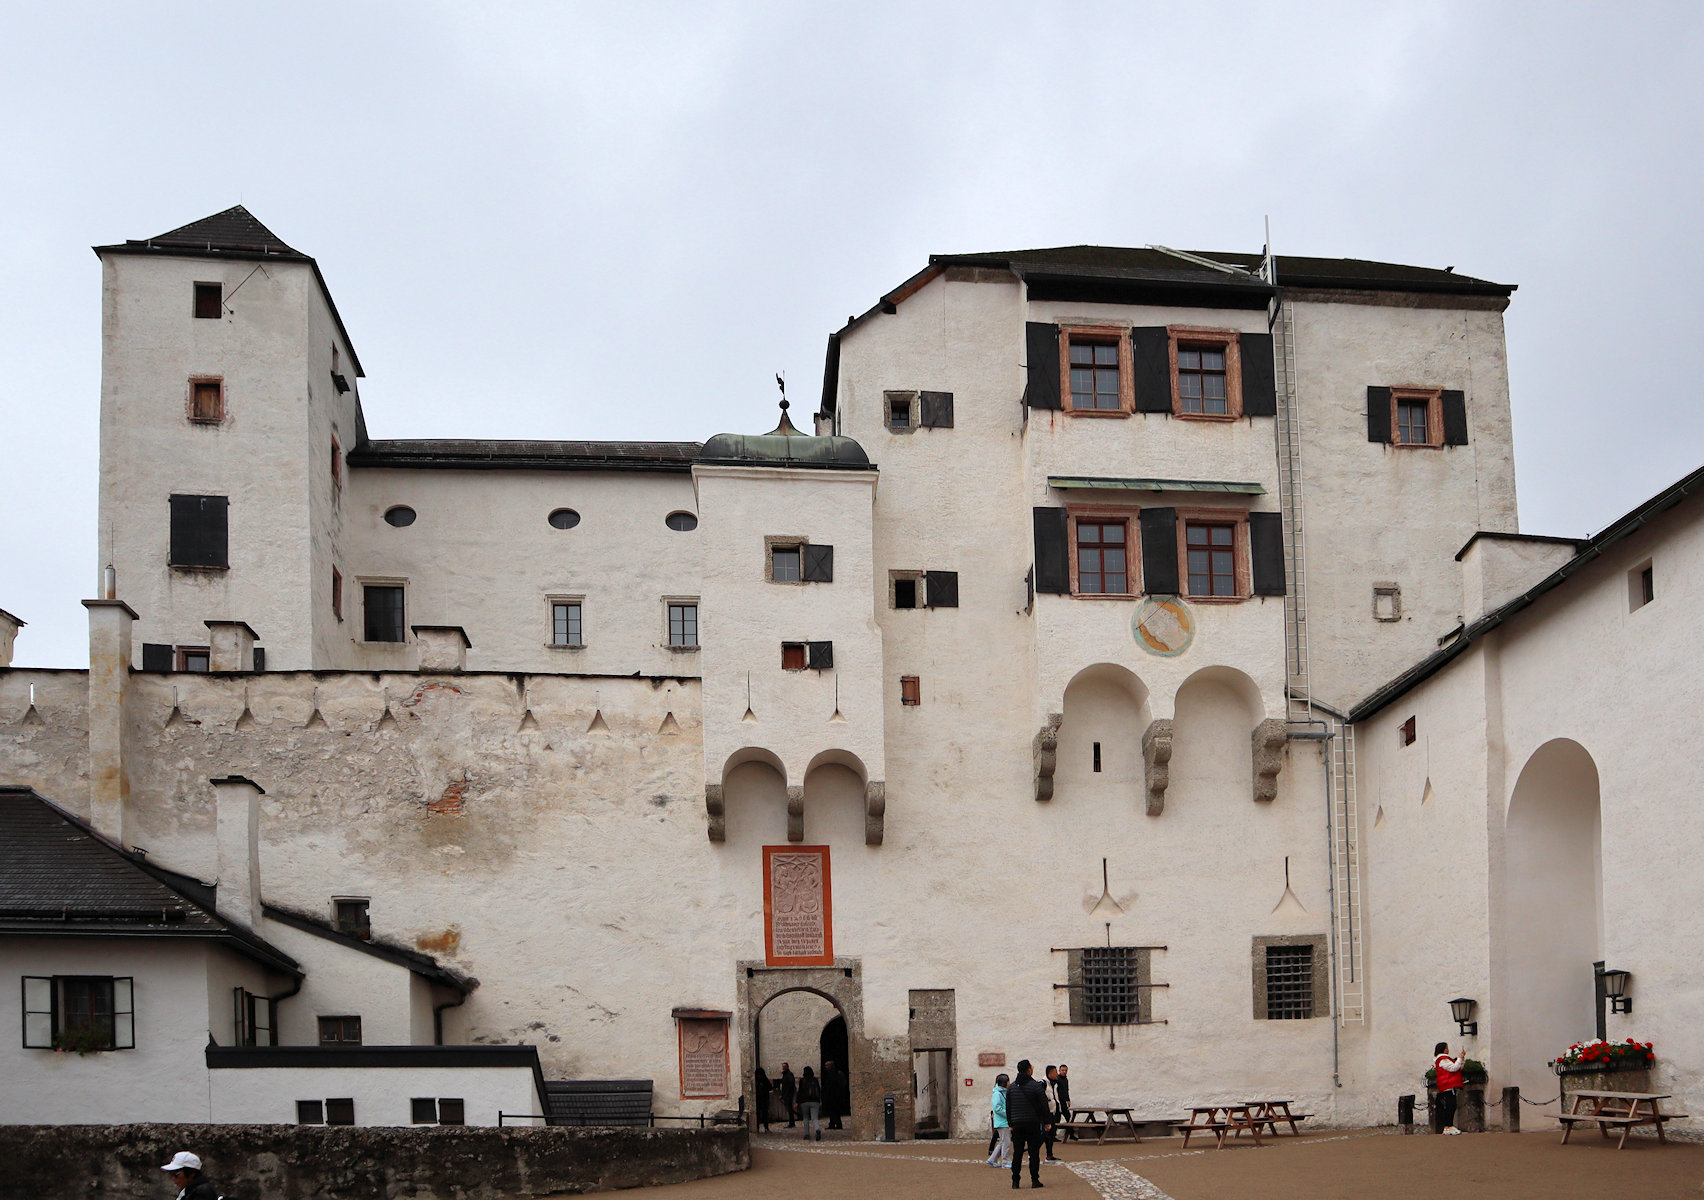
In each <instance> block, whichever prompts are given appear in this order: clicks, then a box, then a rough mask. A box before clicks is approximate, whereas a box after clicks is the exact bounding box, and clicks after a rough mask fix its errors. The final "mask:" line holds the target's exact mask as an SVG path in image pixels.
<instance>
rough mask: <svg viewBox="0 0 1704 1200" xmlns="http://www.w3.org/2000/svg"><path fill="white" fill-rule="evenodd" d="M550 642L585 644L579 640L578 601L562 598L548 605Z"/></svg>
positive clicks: (557, 644) (563, 644) (561, 644)
mask: <svg viewBox="0 0 1704 1200" xmlns="http://www.w3.org/2000/svg"><path fill="white" fill-rule="evenodd" d="M550 644H551V645H552V646H583V645H585V642H584V641H582V640H581V625H580V604H579V601H577V600H563V601H558V602H556V603H554V604H552V605H551V606H550Z"/></svg>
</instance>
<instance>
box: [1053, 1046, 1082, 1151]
mask: <svg viewBox="0 0 1704 1200" xmlns="http://www.w3.org/2000/svg"><path fill="white" fill-rule="evenodd" d="M1067 1069H1068V1068H1067V1067H1066V1066H1065V1064H1064V1063H1060V1064H1059V1074H1058V1076H1057V1077H1056V1078H1055V1079H1054V1080H1053V1098H1054V1099H1055V1100H1057V1101H1058V1102H1059V1103H1058V1107H1057V1108H1056V1110H1055V1111H1056V1112H1057V1114H1058V1117H1059V1120H1058V1125H1060V1126H1068V1125H1070V1123H1071V1081H1070V1080H1069V1079H1067V1078H1066V1077H1065V1072H1066V1070H1067ZM1076 1136H1077V1133H1076V1130H1074V1129H1069V1128H1067V1129H1066V1130H1065V1140H1066V1141H1068V1142H1069V1141H1071V1140H1073V1139H1074V1138H1075V1137H1076Z"/></svg>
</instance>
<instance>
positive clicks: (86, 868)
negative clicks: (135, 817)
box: [0, 787, 301, 974]
mask: <svg viewBox="0 0 1704 1200" xmlns="http://www.w3.org/2000/svg"><path fill="white" fill-rule="evenodd" d="M212 896H213V889H212V888H210V887H207V886H206V885H205V884H200V883H198V882H196V881H193V880H189V879H188V878H187V877H185V876H179V875H176V874H175V873H174V872H170V871H165V870H162V869H161V868H159V867H156V866H154V865H153V864H150V863H146V862H144V861H143V860H141V859H140V858H138V857H136V856H133V855H131V854H127V853H125V852H124V851H123V850H121V849H119V848H118V847H117V846H115V845H114V844H113V843H111V842H109V841H107V840H106V839H105V838H104V837H101V836H100V835H99V834H97V833H95V832H94V831H93V830H92V829H90V828H89V826H88V825H87V824H86V823H85V822H83V821H82V820H80V819H78V818H77V817H75V816H73V815H72V814H71V813H68V812H66V811H65V810H64V809H62V808H60V807H59V806H58V805H56V804H54V803H53V802H52V801H50V800H47V799H46V798H45V797H43V796H41V795H38V794H37V793H36V792H34V791H33V790H31V789H29V788H16V787H5V788H0V932H4V933H14V934H17V933H25V934H51V935H55V936H73V937H91V936H94V937H168V938H205V939H212V940H215V941H228V942H232V943H234V948H235V949H236V950H238V951H240V952H241V953H244V954H246V955H248V956H249V957H250V958H254V959H256V960H257V961H259V962H261V963H264V964H265V965H266V966H268V967H271V968H272V969H273V970H278V971H283V972H286V973H290V974H300V973H301V972H300V970H299V969H298V967H297V964H296V961H295V960H294V959H293V958H291V957H290V956H289V955H287V954H285V953H284V952H283V951H281V950H279V949H278V948H277V947H275V946H272V945H269V944H268V943H267V942H265V941H263V940H261V939H260V938H258V937H256V936H255V935H254V934H252V933H250V932H249V931H247V930H245V929H242V928H240V927H238V926H236V925H233V924H231V923H230V922H228V921H226V920H224V919H223V918H222V917H220V916H219V915H218V913H217V911H216V910H215V909H214V907H213V904H212Z"/></svg>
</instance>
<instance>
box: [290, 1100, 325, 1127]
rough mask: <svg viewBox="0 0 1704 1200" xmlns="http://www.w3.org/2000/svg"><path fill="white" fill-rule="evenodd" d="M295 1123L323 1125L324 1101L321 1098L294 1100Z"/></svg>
mask: <svg viewBox="0 0 1704 1200" xmlns="http://www.w3.org/2000/svg"><path fill="white" fill-rule="evenodd" d="M296 1124H298V1125H324V1124H325V1101H323V1100H298V1101H296Z"/></svg>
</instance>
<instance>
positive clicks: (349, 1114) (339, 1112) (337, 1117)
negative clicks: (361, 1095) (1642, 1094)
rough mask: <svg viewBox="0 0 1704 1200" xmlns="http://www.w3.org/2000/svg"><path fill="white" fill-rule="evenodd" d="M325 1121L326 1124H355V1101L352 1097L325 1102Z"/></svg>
mask: <svg viewBox="0 0 1704 1200" xmlns="http://www.w3.org/2000/svg"><path fill="white" fill-rule="evenodd" d="M325 1123H326V1124H327V1125H353V1124H355V1101H354V1099H353V1098H352V1097H346V1098H344V1099H341V1100H327V1101H326V1102H325Z"/></svg>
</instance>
